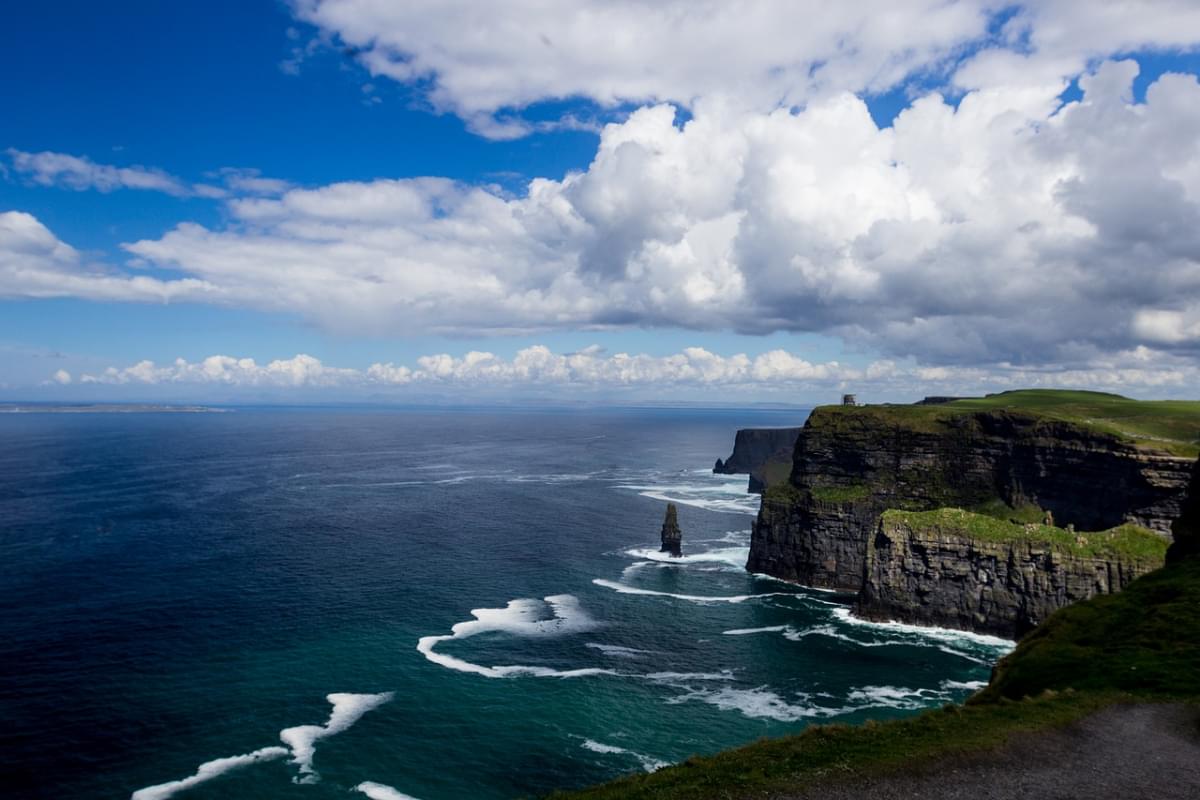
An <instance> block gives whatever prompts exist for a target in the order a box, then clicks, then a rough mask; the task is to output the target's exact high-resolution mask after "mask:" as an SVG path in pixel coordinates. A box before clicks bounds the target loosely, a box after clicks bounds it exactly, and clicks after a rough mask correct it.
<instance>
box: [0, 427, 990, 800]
mask: <svg viewBox="0 0 1200 800" xmlns="http://www.w3.org/2000/svg"><path fill="white" fill-rule="evenodd" d="M802 416H803V415H802V414H801V415H797V414H796V413H795V412H764V411H738V412H732V411H696V410H687V411H680V410H631V411H621V410H608V411H586V412H585V411H572V412H564V411H509V410H506V411H466V410H463V411H454V412H441V411H438V412H432V411H416V410H359V409H353V410H346V409H304V410H280V409H252V408H242V409H236V410H234V411H232V412H230V413H224V414H74V415H64V414H10V415H3V416H0V563H2V564H3V572H2V574H0V677H2V679H3V681H2V684H0V717H2V719H3V725H0V754H2V757H0V761H2V765H0V770H2V771H3V775H0V780H2V781H3V784H2V786H3V788H2V789H0V794H3V796H5V797H53V798H58V799H59V800H62V799H63V798H126V797H130V796H131V795H132V794H133V793H134V792H135V791H138V790H144V791H143V792H142V793H141V794H140V795H138V797H139V800H140V798H155V797H159V798H161V797H169V796H177V797H183V798H218V797H220V798H276V797H280V798H283V797H293V798H313V799H314V800H316V799H317V798H335V797H340V798H354V797H358V798H362V797H364V796H370V797H384V798H388V797H401V796H402V794H400V793H403V794H404V795H409V796H412V797H416V798H420V799H421V800H447V799H450V798H505V797H516V796H521V795H525V796H530V795H538V794H541V793H545V792H547V791H549V790H551V789H554V788H561V787H574V786H581V785H585V784H589V783H594V782H597V781H602V780H605V779H607V778H611V777H614V776H617V775H620V774H623V773H627V772H631V771H638V770H642V769H653V768H655V767H657V766H659V765H661V764H664V763H670V762H674V761H678V760H681V759H684V758H686V757H687V756H688V755H691V754H695V753H711V752H714V751H717V750H720V749H723V748H726V747H730V746H733V745H737V744H740V743H744V742H747V741H751V740H753V739H756V738H758V737H761V736H764V735H768V736H770V735H780V734H785V733H789V732H793V731H797V730H800V729H802V728H803V727H804V726H805V725H807V724H811V723H812V722H814V721H829V720H844V721H860V720H863V719H866V718H871V717H874V718H883V717H890V716H896V715H900V714H907V713H912V712H913V711H914V710H916V709H919V708H922V707H926V706H929V705H937V704H941V703H944V702H947V701H950V700H956V699H960V698H962V697H963V696H965V695H966V694H967V693H969V691H970V687H971V686H973V685H975V682H978V681H981V680H984V679H986V676H987V673H988V669H989V664H990V663H991V662H992V661H993V660H994V659H995V658H996V657H997V656H998V655H999V654H1000V653H1002V652H1003V651H1004V650H1005V646H1004V645H1003V644H1002V643H998V642H994V641H992V642H989V641H987V640H982V639H978V638H972V637H969V636H964V635H961V634H953V633H948V632H936V631H934V632H920V631H916V630H914V629H908V628H903V627H899V626H891V627H888V626H878V625H867V624H862V623H856V622H854V621H853V620H851V619H849V618H848V617H847V613H846V607H845V605H844V600H845V598H840V597H838V596H835V595H830V594H827V593H820V592H812V591H805V590H803V589H800V588H797V587H793V586H790V585H787V584H783V583H780V582H777V581H773V580H770V579H766V578H761V577H755V576H752V575H749V574H747V573H746V572H745V571H744V570H742V569H741V565H742V564H743V563H744V561H745V554H746V546H747V542H748V539H749V527H750V521H751V518H752V517H751V514H752V513H753V510H754V509H755V507H756V505H757V498H755V497H754V496H748V495H745V494H744V488H745V479H744V477H731V476H714V475H712V474H711V473H710V472H709V471H708V469H709V467H710V465H711V464H712V462H713V460H714V459H715V458H716V457H718V456H725V455H728V452H729V449H730V447H731V445H732V441H733V433H734V430H735V429H736V428H738V427H745V426H772V425H794V424H798V423H800V422H801V421H802V419H801V417H802ZM668 498H670V499H674V500H676V501H679V502H680V503H682V504H683V505H682V506H681V508H680V524H681V526H682V528H683V531H684V548H685V552H686V557H685V558H684V559H683V560H682V561H674V562H672V561H669V560H668V561H665V562H664V561H662V560H660V557H659V556H658V555H657V554H656V553H655V552H654V551H655V550H656V549H657V547H656V545H657V535H658V528H659V526H660V524H661V521H662V515H663V510H664V506H665V502H664V501H665V499H668ZM647 548H648V549H647ZM544 598H549V600H548V601H547V600H546V599H544ZM473 610H474V614H473ZM472 621H474V622H472ZM463 623H468V624H463ZM456 625H458V627H457V628H455V626H456ZM419 647H420V649H418V648H419ZM330 695H333V696H332V698H330V697H329V696H330ZM281 734H282V737H281ZM208 762H214V763H208ZM171 782H182V783H174V784H172V783H171ZM164 784H167V785H165V786H164ZM152 787H157V788H152ZM387 787H391V788H390V789H389V788H387ZM360 792H361V793H360Z"/></svg>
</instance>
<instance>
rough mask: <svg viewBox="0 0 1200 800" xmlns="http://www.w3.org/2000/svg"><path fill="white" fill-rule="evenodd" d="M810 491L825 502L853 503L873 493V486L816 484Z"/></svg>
mask: <svg viewBox="0 0 1200 800" xmlns="http://www.w3.org/2000/svg"><path fill="white" fill-rule="evenodd" d="M809 491H811V492H812V496H813V498H814V499H815V500H820V501H822V502H825V503H851V502H854V501H855V500H862V499H864V498H866V497H867V496H868V495H870V494H871V487H869V486H866V485H865V484H856V485H852V486H814V487H812V489H810V490H809Z"/></svg>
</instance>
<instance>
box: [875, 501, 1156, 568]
mask: <svg viewBox="0 0 1200 800" xmlns="http://www.w3.org/2000/svg"><path fill="white" fill-rule="evenodd" d="M1026 513H1028V512H1026ZM880 519H881V521H882V523H883V526H884V528H885V530H886V529H887V528H888V527H890V526H894V525H903V526H905V527H907V528H909V529H910V530H913V531H917V532H922V533H930V534H936V535H943V536H961V537H966V538H970V539H973V540H975V541H982V542H998V543H1008V542H1029V543H1031V544H1044V545H1046V546H1047V547H1049V548H1051V549H1053V550H1056V551H1059V552H1062V553H1069V554H1071V555H1076V556H1086V557H1092V558H1114V559H1125V560H1132V561H1153V562H1156V563H1158V564H1161V563H1162V562H1163V559H1164V558H1165V557H1166V554H1167V541H1166V540H1165V539H1163V538H1162V537H1161V536H1159V535H1157V534H1155V533H1154V532H1153V531H1149V530H1146V529H1145V528H1141V527H1138V526H1137V525H1120V526H1118V527H1116V528H1110V529H1109V530H1106V531H1097V532H1093V533H1070V532H1068V531H1066V530H1064V529H1063V528H1059V527H1056V526H1053V525H1043V524H1041V523H1025V524H1021V523H1015V522H1009V521H1008V520H1004V519H997V518H996V517H994V516H988V515H986V514H977V513H974V512H971V511H963V510H962V509H960V508H939V509H936V510H934V511H896V510H891V511H885V512H883V515H882V517H881V518H880Z"/></svg>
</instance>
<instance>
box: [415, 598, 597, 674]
mask: <svg viewBox="0 0 1200 800" xmlns="http://www.w3.org/2000/svg"><path fill="white" fill-rule="evenodd" d="M547 607H549V610H550V612H551V613H552V614H553V616H551V617H546V616H545V613H546V610H547ZM471 616H473V617H475V619H472V620H467V621H465V622H459V623H456V624H455V625H454V626H453V627H452V628H450V633H448V634H443V635H441V636H423V637H421V638H420V639H419V640H418V641H417V650H418V651H420V653H421V655H423V656H425V658H427V659H429V660H430V661H432V662H433V663H434V664H438V665H439V666H443V667H446V668H447V669H453V670H457V671H459V672H469V673H472V674H475V675H482V676H483V677H485V678H510V677H514V676H518V675H528V676H532V677H535V678H579V677H583V676H587V675H615V674H616V673H615V672H613V671H612V670H607V669H601V668H599V667H585V668H582V669H568V670H557V669H552V668H550V667H530V666H523V665H513V666H484V665H482V664H474V663H472V662H470V661H466V660H464V659H461V658H456V657H455V656H450V655H446V654H445V653H439V652H437V650H435V648H436V647H437V645H438V644H440V643H441V642H449V641H453V640H455V639H467V638H469V637H471V636H477V635H478V634H481V633H493V632H495V633H508V634H512V635H514V636H556V635H561V634H566V633H580V632H583V631H589V630H592V629H593V628H595V627H596V622H595V621H594V620H593V619H592V618H591V617H590V616H588V614H587V612H585V611H584V610H583V609H582V608H581V607H580V605H579V600H578V599H577V598H575V597H574V596H573V595H569V594H558V595H551V596H550V597H547V598H545V599H544V600H540V601H539V600H531V599H528V598H519V599H517V600H509V601H508V605H506V606H505V607H504V608H476V609H473V610H472V611H471Z"/></svg>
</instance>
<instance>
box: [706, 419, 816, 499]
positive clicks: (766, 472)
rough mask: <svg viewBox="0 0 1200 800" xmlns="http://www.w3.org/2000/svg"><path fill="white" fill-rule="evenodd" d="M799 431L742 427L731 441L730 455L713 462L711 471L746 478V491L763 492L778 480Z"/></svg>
mask: <svg viewBox="0 0 1200 800" xmlns="http://www.w3.org/2000/svg"><path fill="white" fill-rule="evenodd" d="M800 430H801V429H800V428H743V429H741V430H739V431H738V432H737V436H736V437H735V438H734V441H733V454H732V455H730V456H729V458H727V459H724V460H722V459H717V463H716V466H714V467H713V472H717V473H722V474H725V475H743V474H748V475H749V476H750V480H749V486H748V489H747V490H748V491H750V492H759V493H761V492H763V491H765V490H766V488H767V487H768V486H770V485H772V484H773V483H776V482H780V481H782V477H780V478H776V477H775V476H776V475H779V474H782V475H786V474H787V472H788V465H789V464H790V463H791V461H792V453H793V451H794V450H795V448H796V439H797V438H798V437H799V436H800Z"/></svg>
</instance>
